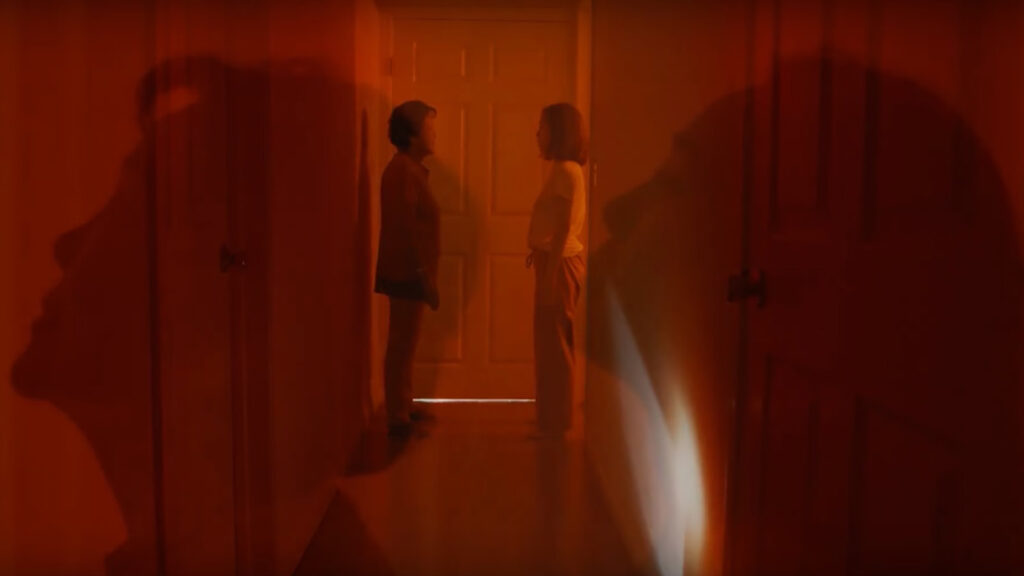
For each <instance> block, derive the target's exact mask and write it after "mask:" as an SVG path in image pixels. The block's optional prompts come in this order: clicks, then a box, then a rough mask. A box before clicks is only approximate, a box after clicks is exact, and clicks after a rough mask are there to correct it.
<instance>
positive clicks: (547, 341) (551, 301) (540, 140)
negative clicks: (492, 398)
mask: <svg viewBox="0 0 1024 576" xmlns="http://www.w3.org/2000/svg"><path fill="white" fill-rule="evenodd" d="M537 144H538V146H539V147H540V153H541V157H542V158H543V159H544V184H543V187H542V188H541V192H540V195H539V196H538V197H537V200H536V201H535V202H534V204H533V212H532V214H531V216H530V231H529V236H528V243H529V248H530V251H531V253H530V256H529V258H528V259H527V265H528V266H531V265H532V266H533V267H534V271H535V279H536V280H535V281H536V283H535V290H534V315H533V346H534V359H535V360H534V362H535V369H536V378H537V425H538V428H539V432H540V434H541V435H542V436H561V435H564V434H565V432H566V431H567V430H568V429H569V428H570V427H571V425H572V404H573V403H572V387H573V380H574V372H575V366H574V364H575V345H574V341H573V318H574V316H575V311H576V303H577V301H578V300H579V296H580V289H581V287H582V285H583V271H584V264H583V242H582V241H581V235H582V233H583V226H584V222H585V218H586V195H585V191H584V184H583V165H584V164H585V163H586V161H587V139H586V134H585V132H584V128H583V116H582V115H581V114H580V112H579V110H577V109H576V108H575V107H574V106H573V105H572V104H567V103H559V104H552V105H551V106H548V107H546V108H544V110H543V111H542V112H541V116H540V126H539V129H538V130H537Z"/></svg>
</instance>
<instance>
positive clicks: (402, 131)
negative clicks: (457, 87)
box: [388, 100, 437, 151]
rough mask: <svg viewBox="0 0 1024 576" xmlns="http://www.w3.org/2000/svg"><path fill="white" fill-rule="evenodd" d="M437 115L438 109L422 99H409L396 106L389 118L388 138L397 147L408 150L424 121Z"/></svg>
mask: <svg viewBox="0 0 1024 576" xmlns="http://www.w3.org/2000/svg"><path fill="white" fill-rule="evenodd" d="M435 115H437V110H436V109H435V108H434V107H432V106H430V105H429V104H427V103H426V102H423V101H422V100H409V101H408V102H403V103H401V104H399V105H398V106H395V109H394V110H392V111H391V117H390V118H388V139H389V140H391V143H392V144H394V145H395V148H398V149H399V150H402V151H405V150H408V149H409V146H411V145H412V139H413V138H415V137H416V136H419V134H420V129H422V128H423V121H424V120H425V119H426V118H427V117H428V116H435Z"/></svg>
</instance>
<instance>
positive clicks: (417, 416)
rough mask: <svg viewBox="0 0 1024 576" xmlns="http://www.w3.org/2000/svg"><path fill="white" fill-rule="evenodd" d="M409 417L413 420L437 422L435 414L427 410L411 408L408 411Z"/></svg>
mask: <svg viewBox="0 0 1024 576" xmlns="http://www.w3.org/2000/svg"><path fill="white" fill-rule="evenodd" d="M409 419H410V420H412V421H413V422H420V423H430V422H437V416H436V415H435V414H434V413H433V412H429V411H427V410H422V409H419V410H413V411H412V412H410V413H409Z"/></svg>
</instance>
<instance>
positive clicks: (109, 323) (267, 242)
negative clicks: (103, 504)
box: [12, 57, 370, 575]
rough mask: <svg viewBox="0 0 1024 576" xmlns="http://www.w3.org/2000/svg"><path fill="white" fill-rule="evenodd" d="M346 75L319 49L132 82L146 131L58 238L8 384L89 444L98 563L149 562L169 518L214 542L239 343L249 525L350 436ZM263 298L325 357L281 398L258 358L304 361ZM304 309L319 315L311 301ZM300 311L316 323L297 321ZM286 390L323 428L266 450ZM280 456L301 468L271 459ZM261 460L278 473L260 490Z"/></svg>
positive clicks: (351, 297)
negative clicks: (299, 445)
mask: <svg viewBox="0 0 1024 576" xmlns="http://www.w3.org/2000/svg"><path fill="white" fill-rule="evenodd" d="M354 94H355V90H354V87H353V86H351V85H349V84H347V83H345V82H343V81H342V80H340V79H339V78H336V77H334V76H333V75H332V74H331V73H330V72H328V71H327V70H326V69H324V68H321V67H319V66H317V65H316V64H315V63H304V62H288V63H268V64H260V65H253V66H245V67H243V66H235V65H231V64H228V63H225V62H223V61H220V60H218V59H216V58H212V57H188V58H182V59H180V60H173V61H167V62H162V63H160V64H158V65H157V66H155V67H154V68H153V69H152V70H150V71H149V72H148V73H147V74H146V76H144V77H143V78H142V80H141V81H140V83H139V109H138V111H137V112H138V118H139V122H140V126H141V128H142V138H141V140H140V141H139V142H138V144H137V145H136V147H135V148H134V149H133V150H132V152H131V153H130V154H129V156H128V157H127V159H126V160H125V162H124V165H123V167H122V170H121V175H120V178H119V181H118V184H117V187H116V189H115V191H114V193H113V195H112V196H111V198H110V200H109V201H108V202H107V204H106V205H105V206H104V207H103V209H102V210H101V211H100V212H99V213H98V214H97V215H96V216H95V217H93V218H92V219H91V220H89V221H88V222H87V223H85V224H84V225H82V226H81V227H78V228H76V229H74V230H71V231H69V232H67V233H66V234H64V235H63V236H61V237H60V238H59V239H58V240H57V242H56V244H55V246H54V257H55V259H56V260H57V262H58V263H59V265H60V267H61V270H62V272H63V275H62V277H61V280H60V282H59V283H58V285H57V286H56V287H55V288H54V289H53V290H52V291H51V292H50V293H49V294H48V295H47V296H46V298H45V301H44V305H43V313H42V315H41V317H40V318H39V319H38V320H37V321H36V323H35V325H34V326H33V332H32V339H31V342H30V344H29V346H28V348H27V349H26V350H25V352H24V353H23V354H22V355H21V356H20V357H19V358H18V359H17V360H16V362H15V364H14V365H13V367H12V383H13V386H14V389H15V390H16V391H17V392H18V393H19V394H20V395H22V396H23V397H26V398H32V399H39V400H43V401H46V402H49V403H52V404H53V405H54V406H55V407H57V408H58V409H59V410H61V411H62V412H64V413H65V414H67V415H68V416H69V417H70V418H71V419H72V420H73V421H74V422H75V423H76V425H77V426H78V427H79V428H80V429H81V431H82V433H83V434H84V436H85V437H86V438H87V439H88V441H89V443H90V445H91V446H92V448H93V450H94V451H95V454H96V456H97V459H98V460H99V462H100V465H101V467H102V469H103V471H104V474H105V476H106V479H107V481H108V483H109V485H110V486H111V488H112V490H113V492H114V495H115V497H116V500H117V504H118V506H119V508H120V512H121V515H122V517H123V519H124V523H125V526H126V529H127V538H126V540H125V542H124V543H123V544H122V545H121V547H120V548H118V549H117V550H116V551H115V552H114V553H112V554H111V555H110V556H109V557H108V558H107V571H108V573H109V574H133V575H138V574H152V573H156V572H158V567H157V565H158V563H159V559H158V551H159V550H160V549H162V548H163V549H166V547H167V545H168V544H167V538H168V537H170V538H172V540H173V539H175V538H178V540H176V542H177V546H178V548H179V549H180V548H181V547H182V546H184V543H185V542H187V541H188V536H187V534H189V533H190V532H192V533H195V534H200V535H203V536H204V538H205V537H206V536H208V537H209V538H208V541H204V545H208V547H209V548H208V549H210V550H212V549H216V547H217V546H218V545H219V544H224V545H225V546H230V545H231V544H230V542H231V539H232V538H233V536H232V532H231V526H232V525H233V522H234V518H233V508H232V507H231V502H232V498H233V495H232V480H231V478H232V477H233V476H232V475H233V470H232V465H233V464H232V462H233V458H232V455H233V444H232V440H231V434H232V426H233V424H232V420H231V418H232V416H231V415H232V410H233V408H232V406H233V402H236V401H237V393H235V392H233V391H232V383H233V382H237V380H233V378H237V375H238V372H237V370H238V369H239V368H240V366H241V365H240V364H238V362H240V361H239V360H238V358H239V356H238V355H237V351H238V346H239V345H240V343H242V342H244V346H245V347H246V350H247V356H246V358H248V360H245V361H244V362H248V363H246V364H245V369H246V370H247V371H248V372H249V373H250V375H251V374H254V373H255V374H257V376H256V377H254V378H251V379H250V380H249V385H248V389H247V390H246V398H247V400H246V401H247V402H248V404H247V412H248V418H249V432H248V434H249V444H250V450H251V454H250V469H249V472H248V473H249V475H250V478H251V479H252V485H251V488H250V489H251V491H252V492H251V493H250V495H249V496H250V498H251V499H252V501H253V505H254V506H255V508H254V510H255V512H254V514H255V515H256V517H257V518H258V519H260V520H266V521H267V522H266V523H267V524H268V525H267V526H264V527H262V528H261V527H256V529H255V532H256V534H255V536H254V538H255V539H256V540H259V539H260V533H261V530H262V531H268V530H270V529H272V524H269V522H270V521H272V520H273V519H274V517H273V512H272V511H269V512H268V511H267V510H268V508H267V506H263V507H261V505H263V504H266V505H269V502H270V501H271V499H272V498H275V497H276V498H289V497H292V496H298V495H300V494H303V493H306V492H307V491H308V490H311V489H312V488H313V484H316V483H318V482H319V481H320V480H322V479H323V478H326V477H330V476H333V475H334V474H335V473H336V472H337V471H338V465H339V462H340V461H341V459H342V457H343V454H338V452H339V450H340V451H342V452H344V451H346V450H349V449H351V447H352V446H353V445H354V443H355V442H356V441H357V440H358V433H359V432H360V427H361V423H362V422H363V421H364V417H365V414H364V410H365V406H366V404H367V399H368V397H369V390H368V389H366V383H368V378H367V377H366V374H367V371H368V370H369V369H370V367H369V366H368V365H367V358H368V350H367V347H368V345H369V342H368V339H367V338H366V337H365V336H364V335H365V334H368V329H365V330H356V329H354V328H356V327H357V326H356V325H357V324H359V323H365V322H368V321H369V320H368V318H369V316H368V314H367V312H366V310H365V308H366V303H367V302H368V301H369V292H368V287H369V285H370V283H369V277H368V270H369V267H368V264H367V262H366V259H365V257H364V256H362V255H365V254H366V253H367V250H368V245H367V242H368V239H367V238H366V235H367V234H366V232H367V230H368V229H369V228H368V225H367V224H366V223H365V222H362V221H361V220H360V218H361V216H360V214H362V210H361V209H360V207H361V206H362V205H361V204H360V202H362V201H365V200H366V199H365V198H359V199H357V198H356V194H357V192H356V185H355V182H354V180H344V179H338V178H333V176H334V175H335V174H336V171H334V170H332V169H331V166H332V164H330V163H335V164H334V165H338V164H341V163H349V164H351V165H352V166H354V165H355V159H354V158H347V157H340V158H338V157H331V156H330V152H331V151H332V150H337V149H345V148H344V146H341V147H340V148H339V146H337V145H336V144H337V142H339V141H343V140H345V139H348V140H351V142H352V144H353V145H354V144H355V142H356V138H355V135H354V134H352V133H345V132H344V130H340V131H339V128H343V127H344V126H345V125H346V124H345V123H344V122H343V118H344V117H345V115H351V110H350V109H348V108H345V107H344V105H345V104H346V103H351V102H352V99H353V98H354ZM325 143H326V144H330V145H329V146H323V144H325ZM313 189H316V190H318V193H317V194H313V193H312V192H311V190H313ZM282 197H283V199H282ZM271 208H274V209H275V210H276V211H277V212H275V213H270V211H271ZM323 210H330V211H334V213H333V216H332V217H331V218H330V220H331V222H335V223H342V225H341V226H335V227H334V228H333V229H332V231H331V233H330V235H329V236H327V237H326V238H325V237H320V236H318V237H313V236H310V235H309V234H306V233H305V231H304V230H303V227H302V226H301V223H302V218H303V214H306V213H309V212H311V211H312V212H317V211H323ZM321 229H322V228H321ZM240 245H244V249H245V250H246V255H245V260H246V262H245V267H244V269H243V268H242V267H241V266H242V262H241V257H240V256H238V255H236V256H234V257H232V256H231V252H232V251H238V250H240V249H241V248H243V246H240ZM222 248H227V249H228V252H227V254H226V257H225V254H223V253H222ZM325 268H326V269H327V270H328V271H327V272H323V270H324V269H325ZM240 270H244V273H245V274H246V276H245V278H244V280H240V279H239V277H238V274H239V272H240ZM311 271H316V273H315V274H314V273H313V272H311ZM314 278H317V279H321V280H323V282H320V283H318V284H313V283H311V282H310V280H311V279H314ZM324 279H326V280H324ZM240 283H241V284H240ZM295 286H299V290H296V289H295ZM240 296H244V299H243V300H242V301H241V303H240V300H239V298H240ZM273 298H276V299H277V300H272V299H273ZM272 306H276V308H274V310H275V311H274V312H273V313H274V314H275V315H276V318H277V324H276V326H277V328H278V330H281V325H282V324H284V325H286V326H288V325H290V326H291V328H295V326H294V325H295V323H296V322H299V324H300V325H299V326H298V328H299V330H292V331H291V333H294V334H296V338H298V342H297V343H296V345H295V346H293V347H292V348H295V347H300V348H302V350H301V352H302V354H305V355H306V356H305V357H304V358H308V359H309V360H310V362H309V364H310V365H312V366H314V367H317V369H320V367H323V366H328V367H329V370H330V374H323V373H317V372H313V373H310V374H304V375H303V376H304V377H303V378H302V381H303V382H305V384H304V385H303V390H305V392H302V393H299V394H296V395H295V396H288V397H286V398H283V399H282V398H281V397H278V399H277V400H276V402H277V404H271V386H272V383H271V381H270V379H269V378H268V377H267V376H259V375H258V374H267V369H268V368H267V354H276V355H277V356H276V358H277V362H278V363H287V362H292V363H295V364H297V365H301V362H297V359H296V358H294V357H293V356H294V355H295V350H292V348H288V347H287V346H284V347H281V346H282V345H276V344H274V343H273V342H272V341H271V336H270V334H269V326H268V315H269V314H270V312H268V310H270V308H271V307H272ZM318 312H319V313H320V314H319V315H320V316H323V317H325V318H330V319H332V322H330V323H327V321H325V323H324V324H315V321H310V320H308V319H309V318H314V317H315V315H316V314H317V313H318ZM239 318H245V322H244V323H240V321H239ZM307 321H310V322H314V324H315V325H312V324H311V325H310V326H309V334H308V335H304V334H303V332H302V330H301V328H302V327H303V326H302V325H301V324H302V323H303V322H307ZM239 326H242V328H239ZM304 358H298V360H299V361H301V360H303V359H304ZM324 358H328V359H329V360H323V359H324ZM261 362H262V364H260V363H261ZM339 374H341V375H348V376H350V377H348V378H345V377H342V378H340V379H339V378H338V377H337V376H338V375H339ZM289 386H294V383H289ZM278 394H280V393H278ZM301 394H307V395H308V396H309V397H310V398H313V399H314V400H315V401H316V402H319V403H321V404H322V403H329V405H330V406H331V407H332V409H335V410H336V413H335V414H333V418H335V419H336V421H337V422H338V423H339V424H338V429H337V430H336V431H335V432H336V435H334V436H333V437H332V435H331V434H328V435H326V436H328V437H326V438H320V439H319V440H316V439H313V440H311V441H310V442H308V443H305V444H304V446H303V448H304V450H303V451H301V453H300V452H296V453H295V454H294V456H288V457H286V458H285V459H282V458H281V457H280V455H279V454H278V455H275V454H274V452H273V449H272V447H271V444H272V442H271V440H272V438H274V437H275V435H278V436H280V435H282V434H286V433H287V432H288V430H286V429H284V428H285V427H286V426H292V425H294V424H295V423H294V422H292V423H290V424H289V423H288V422H282V420H283V418H282V417H281V416H280V415H274V418H273V419H272V412H273V410H275V409H276V407H278V406H280V404H281V402H297V403H298V404H295V406H297V409H301V407H302V406H304V405H305V404H302V402H303V400H302V398H303V397H302V395H301ZM300 411H301V410H300ZM299 416H301V414H299ZM285 417H287V415H286V416H285ZM275 426H276V427H277V428H274V427H275ZM290 429H297V428H293V427H290V428H289V430H290ZM317 442H319V443H322V445H318V444H317ZM339 446H340V447H339ZM43 457H45V456H43ZM289 458H294V461H292V460H289ZM272 467H273V468H272ZM289 467H293V468H295V469H301V470H302V473H301V475H291V476H289V475H287V474H285V475H278V476H276V477H275V476H274V475H275V474H276V473H277V472H280V470H282V469H288V468H289ZM155 470H156V472H155ZM272 478H284V480H281V481H279V482H278V485H277V486H274V487H273V489H274V490H275V491H274V492H271V488H272V486H271V484H272ZM70 480H71V479H69V481H70ZM168 499H171V500H172V501H171V502H168ZM272 508H273V506H272V505H269V509H272ZM334 509H335V508H332V510H334ZM340 509H341V510H347V511H348V513H354V508H352V507H351V506H350V507H347V508H346V507H342V508H340ZM345 522H346V525H349V526H350V528H348V529H347V530H348V531H349V532H351V531H352V530H354V528H351V526H361V523H360V522H359V520H358V518H351V519H349V520H346V521H345ZM204 531H206V532H204ZM207 532H208V534H207ZM182 535H185V536H182ZM259 543H260V542H257V544H259ZM172 544H173V543H172ZM267 544H269V543H267ZM172 547H173V546H172ZM204 550H207V548H204ZM225 550H229V551H231V552H232V553H233V551H232V550H231V549H230V547H228V548H225ZM196 553H198V550H196ZM262 553H266V552H262ZM228 557H230V556H228ZM185 565H186V566H187V565H188V564H187V563H186V564H185Z"/></svg>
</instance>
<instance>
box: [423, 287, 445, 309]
mask: <svg viewBox="0 0 1024 576" xmlns="http://www.w3.org/2000/svg"><path fill="white" fill-rule="evenodd" d="M424 300H425V301H426V303H427V306H430V309H431V310H433V311H435V312H436V311H437V309H438V307H440V306H441V296H440V295H439V294H438V292H437V281H436V280H428V281H427V282H426V289H425V290H424Z"/></svg>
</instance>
